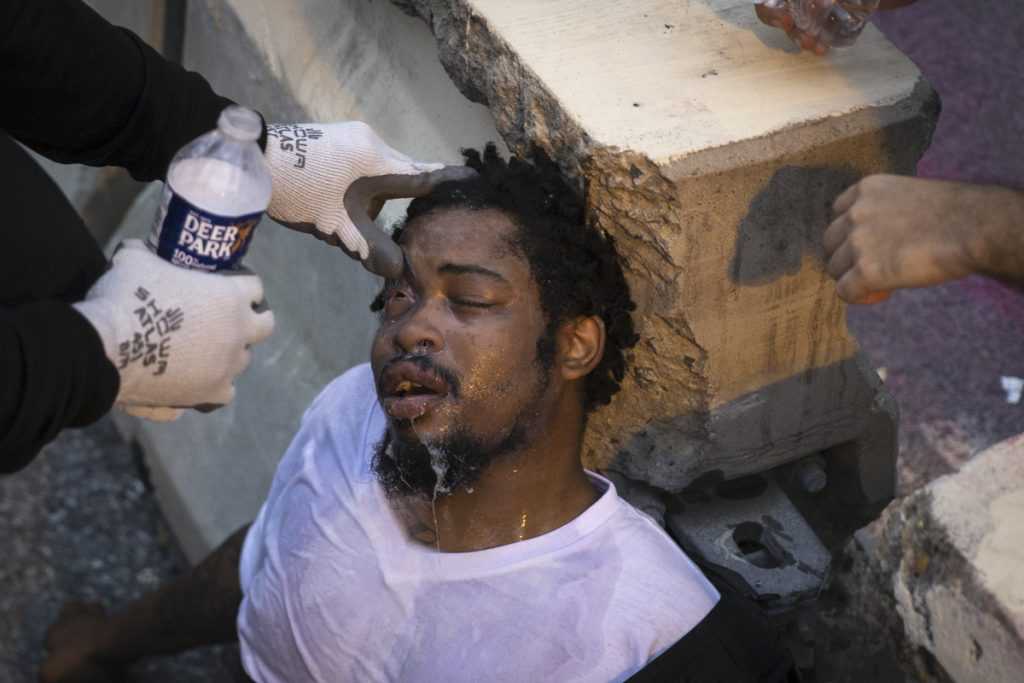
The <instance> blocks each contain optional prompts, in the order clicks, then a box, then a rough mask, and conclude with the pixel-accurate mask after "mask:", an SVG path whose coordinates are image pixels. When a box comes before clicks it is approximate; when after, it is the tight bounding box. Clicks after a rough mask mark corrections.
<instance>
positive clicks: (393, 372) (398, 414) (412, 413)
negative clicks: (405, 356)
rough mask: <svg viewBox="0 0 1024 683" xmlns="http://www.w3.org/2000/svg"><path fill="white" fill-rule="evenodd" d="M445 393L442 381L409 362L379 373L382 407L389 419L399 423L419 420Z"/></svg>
mask: <svg viewBox="0 0 1024 683" xmlns="http://www.w3.org/2000/svg"><path fill="white" fill-rule="evenodd" d="M448 393H449V386H448V383H447V382H446V381H445V380H444V379H443V378H442V377H440V376H439V375H438V374H437V373H435V372H433V371H431V370H429V369H424V368H421V367H419V366H418V365H417V364H415V363H412V362H399V363H395V364H394V365H391V366H388V367H387V368H385V370H384V372H383V373H381V380H380V401H381V404H382V405H383V406H384V411H385V412H386V413H387V414H388V415H389V416H390V417H392V418H395V419H398V420H415V419H416V418H419V417H422V416H423V415H425V414H427V413H428V412H429V411H430V410H432V409H433V408H435V407H436V406H437V405H438V404H439V403H441V401H443V400H444V399H445V398H447V396H448Z"/></svg>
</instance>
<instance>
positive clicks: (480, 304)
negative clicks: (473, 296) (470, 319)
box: [449, 299, 496, 308]
mask: <svg viewBox="0 0 1024 683" xmlns="http://www.w3.org/2000/svg"><path fill="white" fill-rule="evenodd" d="M449 301H451V302H452V303H453V304H455V305H456V306H468V307H469V308H492V307H494V306H495V305H496V304H493V303H491V302H489V301H472V300H470V299H449Z"/></svg>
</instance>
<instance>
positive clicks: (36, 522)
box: [0, 420, 237, 683]
mask: <svg viewBox="0 0 1024 683" xmlns="http://www.w3.org/2000/svg"><path fill="white" fill-rule="evenodd" d="M0 539H3V553H0V586H3V588H2V590H0V634H2V635H0V681H2V682H3V683H28V682H29V681H34V680H36V671H37V670H38V666H39V663H40V661H41V657H42V655H43V637H44V634H45V632H46V628H47V626H48V625H49V624H50V623H52V621H53V620H54V619H55V618H56V616H57V612H58V611H59V609H60V606H61V605H62V604H64V602H65V601H67V600H88V601H98V602H101V603H103V604H105V605H106V606H107V607H115V608H116V607H117V606H118V605H123V604H124V603H126V602H127V601H129V600H131V599H132V598H134V597H136V596H138V595H140V594H141V593H143V592H145V591H147V590H150V589H152V588H153V587H155V586H157V585H158V584H160V583H161V582H163V581H166V580H167V579H169V578H171V577H173V576H175V575H177V574H178V573H180V572H181V571H183V569H184V567H185V562H184V559H183V557H182V556H181V554H180V552H179V551H178V550H177V548H176V547H175V545H174V543H173V541H172V540H171V538H170V535H169V532H168V530H167V527H166V525H165V524H164V522H163V519H162V518H161V516H160V513H159V511H158V509H157V507H156V502H155V500H154V498H153V495H152V493H151V492H150V491H149V490H148V488H147V485H146V481H145V476H144V473H143V472H142V470H141V469H140V466H139V462H138V460H137V459H136V458H135V457H134V456H133V452H132V450H131V449H130V448H128V447H127V446H125V445H124V444H123V443H122V442H121V441H120V439H119V437H118V436H117V434H116V432H115V431H114V428H113V426H112V424H111V423H110V421H109V420H103V421H101V422H99V423H98V424H96V425H93V426H92V427H89V428H88V429H84V430H69V431H66V432H65V433H63V434H62V435H61V436H60V437H59V438H58V439H57V440H56V441H55V442H54V443H52V444H51V445H50V446H48V447H47V448H46V450H45V451H44V453H43V454H42V456H41V457H39V458H38V459H37V460H36V461H35V462H34V463H33V464H32V465H31V466H29V467H28V468H27V469H25V470H23V471H22V472H20V473H18V474H17V475H15V476H12V477H4V478H0ZM231 654H232V653H231V652H230V651H228V652H221V651H220V650H217V649H211V650H206V651H199V652H195V653H192V654H190V655H188V656H186V657H181V658H178V659H174V660H166V659H165V660H155V661H153V662H150V663H148V664H146V665H144V666H141V667H137V668H136V669H135V670H133V671H132V674H131V676H130V677H129V678H128V679H127V681H128V683H142V682H143V681H145V682H146V683H201V682H210V683H231V681H233V680H234V677H233V675H232V674H230V673H229V671H230V670H231V669H230V667H226V666H224V665H222V663H221V662H222V659H223V660H225V661H230V657H231ZM236 656H237V655H236Z"/></svg>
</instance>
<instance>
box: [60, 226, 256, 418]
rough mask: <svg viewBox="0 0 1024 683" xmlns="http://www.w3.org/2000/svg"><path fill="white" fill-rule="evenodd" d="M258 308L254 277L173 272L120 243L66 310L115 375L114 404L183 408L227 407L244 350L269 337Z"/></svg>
mask: <svg viewBox="0 0 1024 683" xmlns="http://www.w3.org/2000/svg"><path fill="white" fill-rule="evenodd" d="M262 301H263V285H262V283H261V281H260V279H259V278H258V277H257V276H255V275H251V274H246V273H244V272H237V273H233V274H230V275H222V274H217V273H204V272H199V271H195V270H188V269H185V268H179V267H177V266H174V265H171V264H170V263H168V262H167V261H165V260H163V259H161V258H159V257H158V256H156V255H155V254H153V253H152V252H151V251H150V250H149V249H147V248H146V246H145V245H144V244H143V243H142V242H141V241H140V240H127V241H126V242H124V243H123V244H122V246H121V248H120V249H119V250H118V251H117V253H115V254H114V259H113V263H112V264H111V267H110V270H108V271H107V273H106V274H105V275H103V277H101V278H100V279H99V280H98V281H97V282H96V284H95V285H93V287H92V289H90V290H89V293H88V294H87V295H86V299H85V301H82V302H80V303H77V304H74V306H75V308H76V309H77V310H78V311H79V312H80V313H81V314H82V315H84V316H85V318H86V319H87V320H88V321H89V322H90V323H92V326H93V327H95V328H96V331H97V332H98V333H99V336H100V339H101V340H102V341H103V348H104V350H105V351H106V353H107V357H108V358H109V359H110V362H111V363H113V364H114V366H115V367H116V368H117V370H118V373H119V374H120V377H121V386H120V390H119V391H118V394H117V399H116V400H115V403H116V404H118V405H119V406H121V407H134V406H140V407H150V408H152V407H162V408H168V407H169V408H185V407H196V406H213V405H223V404H226V403H229V402H230V401H231V400H232V398H233V397H234V393H235V390H234V387H233V381H234V379H235V377H236V376H237V375H238V374H239V373H241V372H242V371H243V370H244V369H245V367H246V366H247V365H248V364H249V358H250V352H249V347H250V346H251V345H253V344H258V343H259V342H261V341H263V340H264V339H266V338H267V337H269V336H270V333H271V332H272V331H273V329H274V314H273V313H272V312H270V311H259V310H257V309H258V305H259V304H260V303H261V302H262ZM149 416H150V417H152V416H153V415H149ZM167 416H171V415H170V414H169V415H167Z"/></svg>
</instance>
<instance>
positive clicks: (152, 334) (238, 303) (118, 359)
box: [75, 121, 472, 421]
mask: <svg viewBox="0 0 1024 683" xmlns="http://www.w3.org/2000/svg"><path fill="white" fill-rule="evenodd" d="M265 155H266V160H267V162H268V165H269V167H270V169H271V176H272V179H273V181H272V182H273V193H272V196H271V203H270V207H269V209H268V213H269V214H270V216H271V217H272V218H274V219H275V220H276V221H278V222H280V223H282V224H284V225H286V226H287V227H290V228H293V229H296V230H299V231H301V232H305V233H309V234H312V235H313V236H315V237H317V238H318V239H321V240H323V241H325V242H327V243H329V244H332V245H335V246H338V247H341V249H342V250H343V251H344V252H345V253H346V254H348V255H349V256H351V257H353V258H355V259H358V260H360V261H361V262H363V264H364V265H365V266H366V267H367V268H368V269H369V270H370V271H371V272H375V273H378V274H380V275H385V276H388V277H398V276H400V275H401V272H402V268H403V264H404V260H403V257H402V253H401V249H400V248H399V247H398V246H397V245H396V244H395V243H394V242H393V241H392V240H391V239H390V237H389V236H388V235H386V234H385V233H383V232H382V231H380V230H379V229H378V228H377V227H376V226H375V225H374V223H373V220H374V219H375V218H376V216H377V214H378V212H379V211H380V209H381V207H382V206H383V203H384V202H385V201H386V200H387V199H392V198H398V197H415V196H420V195H422V194H425V193H427V192H429V191H430V189H431V188H433V187H434V186H435V185H436V184H438V183H439V182H443V181H445V180H453V179H458V178H462V177H465V176H466V175H467V174H471V173H472V171H470V170H469V169H467V168H465V167H461V166H460V167H449V168H446V167H445V166H444V165H443V164H439V163H424V162H418V161H414V160H413V159H411V158H409V157H407V156H405V155H404V154H402V153H400V152H398V151H396V150H395V149H393V148H391V147H390V146H388V145H387V144H386V143H385V142H384V141H383V140H381V139H380V137H379V136H378V135H377V134H376V133H375V132H374V131H373V129H372V128H370V126H368V125H366V124H364V123H361V122H358V121H352V122H344V123H332V124H275V125H270V126H268V127H267V148H266V152H265ZM263 303H264V302H263V285H262V282H261V280H260V278H259V277H258V276H256V275H255V274H253V273H251V271H245V272H238V273H232V274H230V275H223V274H215V273H206V272H202V271H195V270H188V269H185V268H180V267H177V266H174V265H171V264H169V263H167V262H166V261H164V260H163V259H161V258H158V257H156V256H154V255H153V254H152V253H151V252H150V251H149V250H147V249H146V248H145V245H143V243H142V242H141V241H139V240H129V241H127V242H125V243H124V244H123V245H122V247H121V248H120V249H119V251H118V252H117V253H116V254H115V256H114V259H113V263H112V266H111V269H110V271H108V272H107V273H106V274H105V275H104V276H103V277H102V278H101V279H100V280H99V281H98V282H97V283H96V284H95V285H94V286H93V287H92V289H91V290H90V291H89V293H88V295H87V296H86V300H85V301H83V302H81V303H79V304H76V305H75V307H76V308H77V309H78V311H79V312H80V313H82V314H83V315H84V316H85V317H86V318H87V319H88V320H89V321H90V322H91V323H92V325H93V327H95V328H96V330H97V332H98V333H99V335H100V337H101V339H102V340H103V346H104V349H105V350H106V352H107V356H108V358H109V359H110V361H111V362H112V363H113V364H114V365H115V366H116V367H117V368H118V371H119V373H120V378H121V385H120V390H119V392H118V394H117V399H116V403H117V404H118V405H119V406H120V407H122V408H124V409H125V410H127V411H128V412H129V413H131V414H134V415H137V416H139V417H145V418H147V419H151V420H156V421H169V420H173V419H176V418H177V417H178V416H180V415H181V412H182V411H181V408H185V407H199V408H203V409H210V408H214V407H218V406H221V405H224V404H227V403H229V402H231V400H232V399H233V398H234V394H235V390H234V386H233V382H234V380H235V378H236V377H237V376H238V375H240V374H241V373H242V372H243V371H244V370H245V368H246V367H247V366H248V364H249V361H250V358H251V353H250V350H249V349H250V347H251V346H253V345H255V344H258V343H260V342H262V341H264V340H265V339H266V338H267V337H269V336H270V334H271V332H272V331H273V327H274V316H273V313H272V312H271V311H269V310H264V311H259V308H260V307H261V306H262V305H263Z"/></svg>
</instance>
